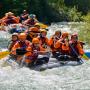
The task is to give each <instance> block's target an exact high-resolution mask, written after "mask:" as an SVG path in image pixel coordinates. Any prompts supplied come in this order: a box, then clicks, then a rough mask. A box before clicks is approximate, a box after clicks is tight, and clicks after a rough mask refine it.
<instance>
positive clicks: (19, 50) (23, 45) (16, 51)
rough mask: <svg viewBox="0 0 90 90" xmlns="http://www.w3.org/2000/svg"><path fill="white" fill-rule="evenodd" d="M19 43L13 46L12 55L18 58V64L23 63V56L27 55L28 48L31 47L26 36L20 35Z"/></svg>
mask: <svg viewBox="0 0 90 90" xmlns="http://www.w3.org/2000/svg"><path fill="white" fill-rule="evenodd" d="M18 37H19V41H18V42H17V43H16V44H15V45H14V46H13V48H12V50H11V54H12V55H13V56H15V57H16V61H17V62H18V63H20V62H21V60H22V57H23V55H24V54H25V53H26V50H27V48H28V47H30V45H31V43H30V41H28V40H26V34H25V33H21V34H19V36H18Z"/></svg>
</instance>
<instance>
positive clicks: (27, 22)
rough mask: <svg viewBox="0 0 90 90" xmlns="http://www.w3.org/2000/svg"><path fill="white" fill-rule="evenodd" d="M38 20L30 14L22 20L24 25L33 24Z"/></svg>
mask: <svg viewBox="0 0 90 90" xmlns="http://www.w3.org/2000/svg"><path fill="white" fill-rule="evenodd" d="M37 22H38V20H37V19H36V15H34V14H30V15H29V17H28V19H27V20H25V21H24V22H23V24H24V25H27V26H29V27H32V26H34V25H35V24H36V23H37Z"/></svg>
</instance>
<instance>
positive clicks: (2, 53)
mask: <svg viewBox="0 0 90 90" xmlns="http://www.w3.org/2000/svg"><path fill="white" fill-rule="evenodd" d="M9 54H10V52H9V51H3V52H0V59H2V58H4V57H6V56H7V55H9Z"/></svg>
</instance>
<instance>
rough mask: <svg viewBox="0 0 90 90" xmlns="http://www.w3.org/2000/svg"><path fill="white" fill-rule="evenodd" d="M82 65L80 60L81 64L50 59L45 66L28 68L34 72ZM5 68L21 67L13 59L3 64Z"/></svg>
mask: <svg viewBox="0 0 90 90" xmlns="http://www.w3.org/2000/svg"><path fill="white" fill-rule="evenodd" d="M83 63H84V60H83V59H81V62H77V61H58V60H57V59H56V58H50V59H49V62H48V63H46V64H42V65H34V66H30V67H29V68H30V69H31V70H36V71H43V70H46V69H52V68H57V67H61V66H77V65H81V64H83ZM4 64H5V65H3V66H5V67H6V65H9V66H11V67H12V68H15V69H16V68H22V67H23V66H24V65H23V66H22V65H19V64H18V63H17V62H15V60H13V59H9V58H8V59H7V60H6V61H5V63H4Z"/></svg>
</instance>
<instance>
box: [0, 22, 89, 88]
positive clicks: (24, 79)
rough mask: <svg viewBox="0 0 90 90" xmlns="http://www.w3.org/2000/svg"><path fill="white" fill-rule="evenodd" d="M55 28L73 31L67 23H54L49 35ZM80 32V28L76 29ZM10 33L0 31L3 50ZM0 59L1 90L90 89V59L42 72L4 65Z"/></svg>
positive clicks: (0, 45)
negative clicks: (75, 64)
mask: <svg viewBox="0 0 90 90" xmlns="http://www.w3.org/2000/svg"><path fill="white" fill-rule="evenodd" d="M55 30H62V32H64V31H67V32H70V33H72V31H71V28H70V25H67V23H57V24H52V25H51V26H50V27H49V32H48V37H50V35H52V34H53V33H54V31H55ZM74 31H75V32H78V30H74ZM9 38H10V35H9V34H8V33H6V32H0V47H1V50H2V49H5V48H6V47H7V44H8V43H7V42H8V40H9ZM2 63H3V60H1V61H0V90H90V61H87V62H85V63H84V64H83V65H79V66H63V67H59V68H53V69H48V70H45V71H42V72H39V71H34V70H30V69H28V68H25V67H23V68H21V69H12V68H11V67H10V66H7V67H2V66H1V65H2Z"/></svg>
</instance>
